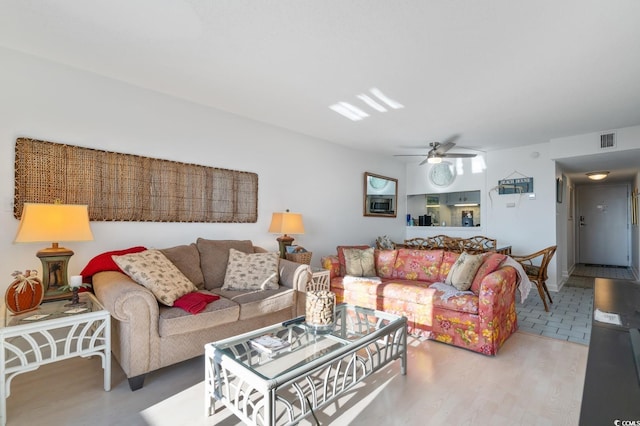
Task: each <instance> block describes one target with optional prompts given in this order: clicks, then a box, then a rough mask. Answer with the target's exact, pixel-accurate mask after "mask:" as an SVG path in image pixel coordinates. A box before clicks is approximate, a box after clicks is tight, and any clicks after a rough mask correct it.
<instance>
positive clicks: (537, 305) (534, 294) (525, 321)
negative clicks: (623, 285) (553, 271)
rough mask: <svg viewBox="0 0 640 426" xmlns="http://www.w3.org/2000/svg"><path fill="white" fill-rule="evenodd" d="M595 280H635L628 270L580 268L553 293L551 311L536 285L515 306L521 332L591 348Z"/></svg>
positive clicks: (584, 266)
mask: <svg viewBox="0 0 640 426" xmlns="http://www.w3.org/2000/svg"><path fill="white" fill-rule="evenodd" d="M594 277H601V278H615V279H634V277H633V274H632V272H631V271H630V269H629V268H612V267H602V266H590V265H584V264H580V265H577V266H576V268H575V270H574V272H573V274H572V275H571V277H569V279H568V280H567V283H566V284H565V285H564V286H563V287H562V289H561V290H560V291H559V292H551V297H552V299H553V304H550V305H549V312H546V311H545V310H544V305H543V304H542V300H540V296H539V295H538V290H537V289H536V288H535V286H534V287H533V288H532V289H531V292H530V293H529V296H528V297H527V299H526V300H525V302H524V303H520V301H519V296H518V302H517V304H516V312H517V314H518V327H519V330H520V331H523V332H526V333H534V334H539V335H543V336H547V337H552V338H554V339H560V340H568V341H571V342H575V343H580V344H583V345H589V337H590V336H591V316H592V312H593V283H594Z"/></svg>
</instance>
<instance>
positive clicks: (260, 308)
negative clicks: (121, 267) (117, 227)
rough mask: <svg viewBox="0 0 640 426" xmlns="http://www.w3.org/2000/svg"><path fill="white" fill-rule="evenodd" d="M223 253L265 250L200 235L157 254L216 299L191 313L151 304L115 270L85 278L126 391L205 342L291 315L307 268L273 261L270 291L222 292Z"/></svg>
mask: <svg viewBox="0 0 640 426" xmlns="http://www.w3.org/2000/svg"><path fill="white" fill-rule="evenodd" d="M230 248H234V249H236V250H240V251H242V252H244V253H253V252H265V250H264V249H261V248H259V247H255V246H253V244H252V243H251V241H248V240H206V239H202V238H200V239H198V240H197V242H196V243H192V244H190V245H183V246H177V247H173V248H169V249H164V250H161V251H162V252H163V253H164V254H165V256H166V257H167V258H168V259H169V260H171V262H172V263H173V264H174V265H176V266H177V267H178V269H180V271H181V272H182V273H183V274H184V275H185V276H187V278H189V280H191V281H192V282H193V283H194V284H195V285H196V287H198V289H201V291H209V292H211V293H213V294H217V295H219V296H221V297H220V299H219V300H216V301H214V302H212V303H209V304H208V305H207V307H206V309H205V310H204V311H202V312H200V313H198V314H196V315H192V314H190V313H188V312H186V311H184V310H183V309H180V308H177V307H168V306H165V305H162V304H159V303H158V302H157V300H156V297H155V296H154V295H153V293H152V292H151V291H150V290H148V289H147V288H145V287H143V286H142V285H139V284H137V283H136V282H135V281H134V280H132V279H131V278H129V276H127V275H125V274H124V273H122V272H116V271H103V272H98V273H96V274H95V275H93V288H94V292H95V294H96V297H97V298H98V300H100V302H101V303H102V304H103V305H104V307H105V308H106V309H107V310H108V311H109V312H110V313H111V316H112V321H111V325H112V326H111V329H112V333H111V344H112V346H111V347H112V353H113V355H114V356H115V358H116V360H117V361H118V362H119V364H120V366H121V367H122V369H123V370H124V372H125V374H126V375H127V378H128V380H129V386H130V387H131V390H137V389H140V388H141V387H142V386H143V384H144V379H145V375H146V373H148V372H150V371H154V370H157V369H159V368H162V367H166V366H168V365H172V364H175V363H178V362H181V361H184V360H187V359H190V358H193V357H196V356H199V355H202V354H203V353H204V345H205V344H206V343H208V342H212V341H216V340H219V339H223V338H226V337H230V336H234V335H237V334H240V333H244V332H247V331H250V330H254V329H257V328H260V327H264V326H267V325H270V324H274V323H277V322H281V321H284V320H287V319H290V318H293V317H295V316H297V315H299V314H298V312H297V309H296V306H297V299H298V291H299V290H304V288H305V286H306V283H307V281H308V280H309V278H310V274H309V267H308V265H302V264H299V263H295V262H291V261H288V260H285V259H280V262H279V288H278V289H277V290H261V291H231V290H223V289H222V288H221V287H222V284H223V283H224V276H225V271H226V266H227V261H228V257H229V249H230Z"/></svg>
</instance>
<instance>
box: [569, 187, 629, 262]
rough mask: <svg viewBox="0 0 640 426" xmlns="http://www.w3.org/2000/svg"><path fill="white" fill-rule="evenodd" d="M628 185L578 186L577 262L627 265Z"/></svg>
mask: <svg viewBox="0 0 640 426" xmlns="http://www.w3.org/2000/svg"><path fill="white" fill-rule="evenodd" d="M628 192H629V189H628V186H627V185H598V186H591V185H582V186H578V187H577V195H578V197H577V198H578V199H577V201H578V205H577V212H578V214H577V216H578V217H577V219H578V238H579V248H578V261H579V263H589V264H597V265H615V266H629V213H628V208H627V206H628V198H629V194H628Z"/></svg>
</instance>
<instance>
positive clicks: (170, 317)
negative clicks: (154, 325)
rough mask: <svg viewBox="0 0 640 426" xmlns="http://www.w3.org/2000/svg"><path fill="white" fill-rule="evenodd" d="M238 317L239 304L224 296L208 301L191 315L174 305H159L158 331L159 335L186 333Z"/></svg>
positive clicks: (227, 322)
mask: <svg viewBox="0 0 640 426" xmlns="http://www.w3.org/2000/svg"><path fill="white" fill-rule="evenodd" d="M239 317H240V305H238V304H237V303H235V302H233V301H231V300H229V299H225V298H220V299H219V300H216V301H214V302H212V303H209V304H208V305H207V307H206V308H205V309H204V310H203V311H202V312H200V313H199V314H198V315H191V314H190V313H189V312H187V311H184V310H182V309H180V308H176V307H171V308H170V307H167V306H160V317H159V321H158V332H159V333H160V336H161V337H167V336H173V335H176V334H187V333H191V332H195V331H200V330H206V329H207V328H211V327H215V326H218V325H223V324H231V323H234V322H236V321H238V318H239Z"/></svg>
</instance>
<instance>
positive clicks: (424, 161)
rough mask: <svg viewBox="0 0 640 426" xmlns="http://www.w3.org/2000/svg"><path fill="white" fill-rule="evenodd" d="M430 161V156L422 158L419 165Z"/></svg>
mask: <svg viewBox="0 0 640 426" xmlns="http://www.w3.org/2000/svg"><path fill="white" fill-rule="evenodd" d="M428 161H429V157H427V158H425V159H424V160H422V161H421V162H420V164H418V166H422V165H423V164H425V163H427V162H428Z"/></svg>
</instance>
